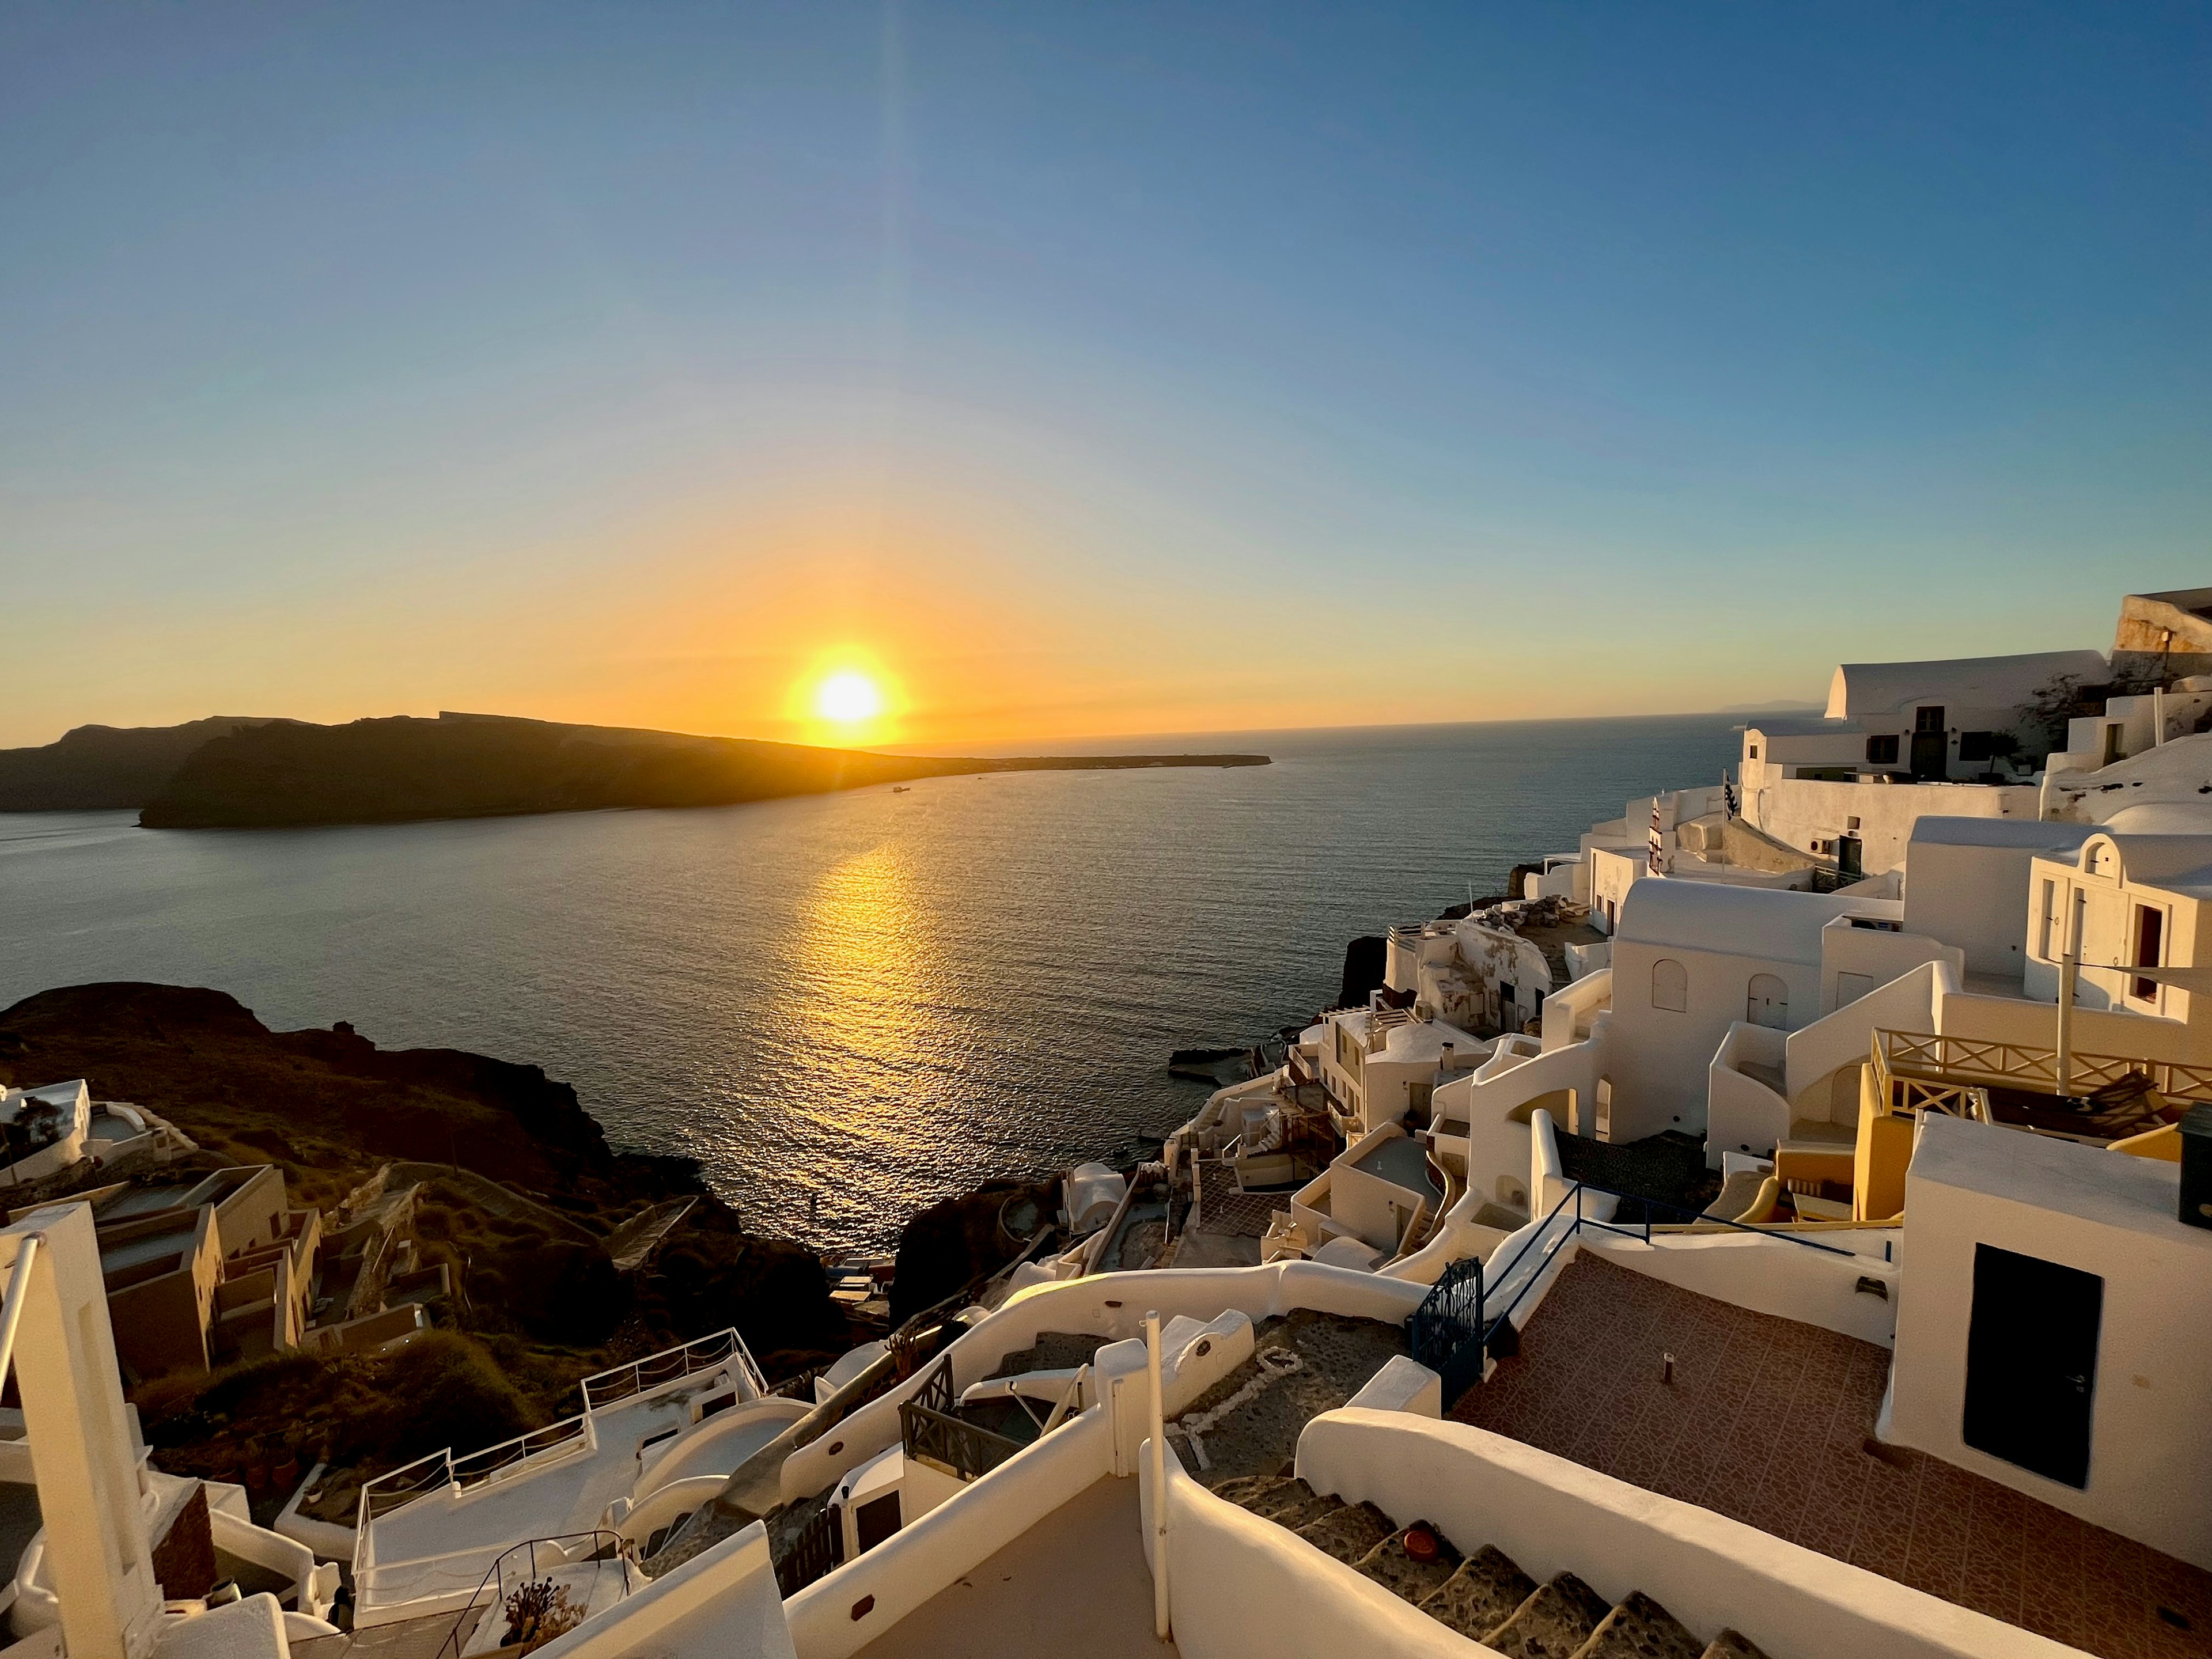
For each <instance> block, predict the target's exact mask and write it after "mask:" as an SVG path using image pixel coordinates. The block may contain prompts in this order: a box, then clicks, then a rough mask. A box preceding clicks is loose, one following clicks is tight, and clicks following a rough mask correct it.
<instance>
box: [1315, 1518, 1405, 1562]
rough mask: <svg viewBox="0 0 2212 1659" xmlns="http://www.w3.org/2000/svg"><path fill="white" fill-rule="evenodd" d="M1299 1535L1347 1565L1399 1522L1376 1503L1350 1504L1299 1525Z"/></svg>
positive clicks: (1391, 1531) (1368, 1549)
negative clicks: (1384, 1512)
mask: <svg viewBox="0 0 2212 1659" xmlns="http://www.w3.org/2000/svg"><path fill="white" fill-rule="evenodd" d="M1296 1530H1297V1534H1298V1536H1299V1537H1301V1538H1303V1539H1304V1540H1305V1541H1306V1542H1308V1543H1309V1544H1311V1545H1312V1546H1313V1547H1315V1548H1316V1549H1317V1550H1319V1551H1321V1552H1322V1554H1324V1555H1333V1556H1334V1557H1335V1558H1336V1559H1338V1560H1340V1561H1341V1562H1343V1563H1344V1565H1346V1566H1347V1567H1349V1566H1352V1565H1357V1564H1358V1561H1359V1559H1360V1558H1361V1557H1362V1556H1364V1555H1365V1554H1366V1553H1368V1551H1370V1550H1371V1549H1373V1548H1374V1547H1376V1545H1377V1544H1379V1543H1381V1542H1382V1541H1383V1540H1384V1539H1385V1538H1388V1537H1389V1535H1390V1534H1392V1533H1394V1532H1395V1531H1397V1530H1398V1525H1397V1522H1395V1521H1393V1520H1391V1518H1390V1517H1389V1516H1387V1515H1385V1514H1383V1511H1382V1510H1378V1509H1376V1507H1375V1505H1374V1504H1346V1505H1345V1506H1344V1507H1343V1508H1341V1509H1336V1510H1330V1511H1329V1512H1328V1514H1327V1515H1324V1516H1321V1517H1320V1518H1319V1519H1318V1520H1315V1521H1309V1522H1306V1523H1305V1525H1304V1526H1303V1527H1299V1528H1297V1529H1296Z"/></svg>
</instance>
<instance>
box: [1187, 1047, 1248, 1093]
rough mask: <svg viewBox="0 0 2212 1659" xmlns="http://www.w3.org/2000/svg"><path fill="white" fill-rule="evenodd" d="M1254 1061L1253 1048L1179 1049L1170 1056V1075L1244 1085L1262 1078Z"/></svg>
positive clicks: (1209, 1081) (1206, 1081) (1205, 1081)
mask: <svg viewBox="0 0 2212 1659" xmlns="http://www.w3.org/2000/svg"><path fill="white" fill-rule="evenodd" d="M1252 1060H1253V1055H1252V1050H1251V1049H1249V1048H1178V1049H1176V1051H1175V1052H1174V1053H1173V1054H1170V1055H1169V1056H1168V1073H1169V1075H1170V1076H1171V1077H1187V1078H1194V1079H1197V1080H1198V1081H1200V1082H1201V1083H1222V1084H1227V1083H1242V1082H1243V1081H1244V1080H1245V1079H1248V1078H1254V1077H1257V1076H1258V1075H1259V1073H1258V1072H1257V1071H1255V1069H1254V1068H1253V1064H1252Z"/></svg>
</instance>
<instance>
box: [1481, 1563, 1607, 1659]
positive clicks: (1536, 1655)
mask: <svg viewBox="0 0 2212 1659" xmlns="http://www.w3.org/2000/svg"><path fill="white" fill-rule="evenodd" d="M1612 1611H1613V1604H1612V1603H1611V1602H1610V1601H1607V1600H1606V1599H1605V1597H1603V1596H1602V1595H1599V1594H1598V1593H1597V1592H1596V1591H1595V1590H1594V1589H1591V1588H1590V1587H1589V1585H1588V1584H1585V1583H1583V1581H1582V1580H1581V1579H1579V1578H1577V1577H1575V1576H1574V1574H1572V1573H1571V1572H1563V1573H1561V1574H1559V1576H1558V1577H1555V1578H1553V1579H1552V1580H1551V1581H1550V1582H1549V1583H1547V1584H1545V1585H1544V1587H1543V1588H1542V1589H1539V1590H1538V1591H1537V1592H1536V1593H1535V1594H1534V1595H1532V1596H1530V1597H1529V1598H1528V1600H1527V1601H1523V1602H1522V1604H1521V1605H1520V1606H1519V1607H1516V1608H1515V1609H1514V1612H1513V1616H1512V1617H1511V1618H1510V1619H1508V1620H1506V1621H1505V1622H1504V1624H1502V1625H1500V1626H1498V1628H1497V1629H1496V1630H1494V1631H1492V1632H1490V1633H1489V1634H1488V1635H1487V1636H1486V1637H1484V1638H1482V1640H1483V1642H1484V1644H1485V1645H1486V1646H1489V1647H1492V1648H1495V1649H1497V1650H1498V1652H1499V1653H1501V1654H1503V1655H1504V1656H1505V1659H1572V1656H1573V1655H1574V1654H1575V1653H1577V1651H1579V1650H1580V1649H1581V1648H1582V1646H1583V1644H1584V1643H1586V1642H1588V1641H1589V1639H1590V1636H1591V1634H1592V1632H1595V1630H1596V1629H1597V1627H1598V1626H1599V1625H1600V1624H1601V1623H1602V1622H1603V1620H1604V1619H1605V1617H1606V1615H1607V1613H1611V1612H1612Z"/></svg>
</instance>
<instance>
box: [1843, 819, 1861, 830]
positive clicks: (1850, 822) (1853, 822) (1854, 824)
mask: <svg viewBox="0 0 2212 1659" xmlns="http://www.w3.org/2000/svg"><path fill="white" fill-rule="evenodd" d="M1858 827H1859V821H1858V820H1857V818H1845V819H1844V829H1857V828H1858Z"/></svg>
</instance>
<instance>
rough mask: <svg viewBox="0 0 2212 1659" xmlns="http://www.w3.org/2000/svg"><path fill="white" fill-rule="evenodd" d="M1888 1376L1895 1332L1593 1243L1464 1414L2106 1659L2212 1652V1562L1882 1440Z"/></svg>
mask: <svg viewBox="0 0 2212 1659" xmlns="http://www.w3.org/2000/svg"><path fill="white" fill-rule="evenodd" d="M1667 1353H1671V1354H1672V1355H1673V1356H1674V1383H1673V1384H1672V1385H1671V1386H1669V1385H1668V1384H1667V1383H1662V1381H1661V1376H1660V1372H1661V1362H1662V1354H1667ZM1888 1375H1889V1352H1888V1350H1887V1349H1885V1348H1880V1347H1876V1346H1874V1345H1873V1344H1871V1343H1867V1342H1860V1341H1856V1340H1852V1339H1851V1338H1850V1337H1846V1336H1838V1335H1837V1334H1834V1333H1833V1332H1831V1331H1826V1330H1823V1329H1821V1328H1819V1327H1817V1326H1813V1325H1801V1324H1798V1323H1796V1322H1794V1321H1791V1320H1787V1319H1777V1318H1773V1317H1771V1316H1767V1315H1765V1314H1756V1313H1752V1312H1750V1311H1749V1310H1746V1309H1743V1308H1739V1307H1736V1306H1735V1305H1734V1304H1729V1303H1725V1302H1716V1301H1714V1300H1712V1299H1711V1298H1710V1297H1702V1296H1697V1295H1693V1294H1692V1292H1690V1291H1683V1290H1678V1289H1676V1288H1675V1287H1674V1286H1673V1285H1665V1284H1662V1283H1661V1282H1660V1281H1659V1280H1657V1279H1651V1278H1648V1277H1646V1276H1645V1275H1644V1274H1642V1273H1636V1272H1634V1271H1632V1270H1631V1269H1629V1268H1626V1267H1619V1266H1616V1265H1614V1264H1613V1263H1612V1262H1609V1261H1604V1260H1603V1259H1602V1258H1601V1257H1599V1256H1597V1255H1594V1254H1593V1253H1591V1252H1589V1251H1584V1252H1583V1253H1582V1254H1581V1255H1578V1256H1577V1258H1576V1259H1575V1261H1572V1262H1571V1263H1570V1264H1569V1266H1568V1267H1567V1268H1566V1269H1565V1272H1564V1273H1561V1274H1560V1276H1559V1281H1558V1283H1557V1284H1556V1285H1553V1288H1552V1291H1551V1292H1550V1294H1549V1295H1547V1297H1545V1299H1544V1302H1543V1304H1542V1305H1541V1307H1539V1308H1538V1309H1537V1310H1536V1314H1535V1316H1534V1318H1533V1319H1531V1320H1530V1321H1529V1322H1528V1328H1527V1329H1525V1330H1524V1331H1523V1332H1522V1336H1521V1352H1520V1354H1519V1356H1518V1357H1517V1358H1512V1359H1508V1360H1504V1361H1503V1362H1501V1363H1500V1364H1499V1365H1498V1369H1497V1370H1496V1371H1495V1372H1494V1373H1493V1374H1492V1377H1491V1380H1490V1381H1489V1382H1488V1383H1483V1384H1480V1385H1478V1386H1477V1387H1475V1388H1473V1389H1469V1390H1468V1392H1467V1394H1466V1395H1463V1396H1462V1398H1461V1400H1460V1401H1459V1403H1458V1404H1457V1405H1456V1406H1455V1407H1454V1408H1453V1410H1452V1415H1453V1416H1454V1417H1455V1418H1457V1419H1459V1420H1460V1421H1462V1422H1463V1423H1473V1424H1474V1425H1477V1426H1478V1427H1480V1428H1486V1429H1490V1430H1492V1431H1496V1432H1498V1433H1499V1434H1506V1435H1510V1436H1512V1437H1514V1438H1515V1439H1516V1440H1521V1441H1524V1442H1526V1443H1528V1444H1529V1445H1532V1446H1540V1447H1541V1448H1542V1449H1545V1450H1546V1451H1550V1452H1555V1453H1557V1454H1559V1455H1561V1456H1563V1457H1571V1458H1572V1459H1574V1460H1575V1462H1578V1463H1581V1464H1583V1465H1584V1466H1585V1467H1587V1468H1594V1469H1597V1470H1599V1471H1601V1472H1602V1473H1604V1474H1610V1475H1613V1476H1614V1477H1616V1478H1617V1479H1620V1480H1626V1481H1629V1482H1631V1483H1632V1484H1633V1485H1636V1486H1642V1487H1644V1488H1645V1489H1647V1490H1649V1491H1651V1492H1662V1493H1664V1494H1666V1495H1667V1496H1668V1497H1669V1498H1681V1499H1683V1500H1684V1501H1685V1502H1686V1503H1692V1504H1701V1505H1703V1506H1704V1507H1705V1508H1706V1509H1710V1510H1717V1511H1718V1512H1719V1513H1721V1514H1723V1515H1727V1516H1734V1517H1735V1519H1737V1520H1739V1521H1743V1522H1748V1523H1749V1524H1750V1525H1752V1526H1754V1527H1758V1528H1760V1529H1762V1530H1763V1531H1765V1532H1769V1533H1772V1534H1774V1535H1775V1536H1777V1537H1778V1538H1784V1539H1787V1540H1789V1541H1790V1542H1792V1543H1796V1544H1802V1545H1803V1546H1804V1547H1807V1548H1808V1549H1815V1550H1819V1551H1820V1552H1821V1553H1823V1554H1826V1555H1832V1556H1834V1557H1835V1558H1836V1559H1838V1560H1843V1561H1850V1562H1852V1563H1854V1564H1856V1565H1859V1566H1862V1567H1865V1568H1868V1569H1869V1570H1870V1571H1875V1572H1879V1573H1881V1574H1883V1575H1884V1576H1886V1577H1890V1578H1894V1579H1896V1580H1898V1581H1899V1583H1906V1584H1911V1585H1912V1586H1913V1587H1914V1588H1915V1589H1923V1590H1927V1591H1929V1593H1931V1594H1933V1595H1940V1596H1942V1597H1943V1598H1944V1599H1945V1600H1946V1601H1954V1602H1957V1603H1958V1604H1960V1606H1962V1607H1972V1608H1974V1609H1976V1610H1977V1611H1978V1612H1982V1613H1990V1614H1992V1615H1994V1616H1995V1617H1996V1618H1999V1619H2002V1620H2006V1621H2007V1622H2008V1623H2009V1624H2014V1625H2018V1626H2022V1627H2024V1628H2026V1629H2028V1630H2032V1631H2035V1632H2039V1633H2040V1634H2042V1635H2045V1636H2049V1637H2051V1638H2056V1639H2057V1640H2058V1641H2061V1642H2066V1643H2070V1644H2073V1645H2074V1646H2075V1647H2079V1648H2084V1649H2087V1650H2088V1651H2090V1652H2091V1653H2095V1654H2101V1655H2103V1656H2105V1659H2208V1656H2212V1573H2207V1572H2205V1571H2203V1570H2202V1569H2200V1568H2197V1567H2192V1566H2190V1565H2187V1564H2185V1563H2184V1562H2180V1561H2176V1560H2174V1559H2172V1558H2171V1557H2169V1556H2165V1555H2160V1554H2159V1553H2157V1552H2156V1551H2154V1550H2152V1549H2149V1548H2147V1547H2144V1546H2143V1545H2141V1544H2138V1543H2136V1542H2134V1541H2131V1540H2129V1539H2125V1538H2121V1537H2119V1536H2118V1535H2117V1534H2112V1533H2109V1532H2106V1531H2104V1530H2103V1529H2102V1528H2097V1527H2093V1526H2090V1525H2088V1524H2087V1523H2086V1522H2082V1521H2081V1520H2078V1519H2076V1518H2075V1516H2070V1515H2068V1514H2066V1513H2065V1512H2064V1511H2063V1510H2055V1509H2052V1508H2051V1507H2050V1506H2049V1505H2048V1504H2040V1503H2038V1502H2037V1501H2035V1500H2034V1499H2033V1498H2027V1497H2024V1496H2022V1495H2021V1493H2019V1492H2015V1491H2013V1490H2012V1488H2010V1487H2009V1486H1999V1485H1997V1484H1996V1482H1995V1481H1991V1480H1984V1479H1983V1478H1982V1477H1980V1476H1979V1475H1974V1474H1967V1473H1966V1471H1964V1470H1962V1469H1959V1468H1954V1467H1953V1466H1952V1465H1950V1464H1948V1463H1946V1462H1942V1460H1941V1459H1939V1458H1935V1457H1930V1456H1929V1455H1926V1454H1924V1453H1921V1452H1915V1451H1907V1450H1905V1449H1903V1448H1901V1447H1893V1446H1884V1445H1881V1444H1880V1443H1878V1442H1876V1441H1875V1439H1874V1425H1875V1414H1876V1413H1878V1412H1879V1411H1880V1410H1881V1396H1882V1390H1883V1389H1884V1387H1885V1386H1886V1383H1887V1377H1888Z"/></svg>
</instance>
